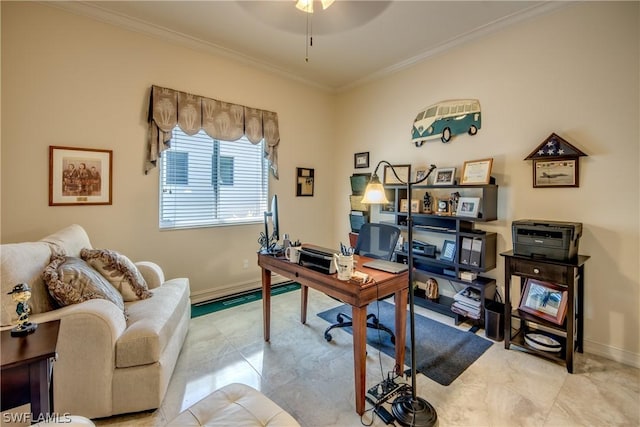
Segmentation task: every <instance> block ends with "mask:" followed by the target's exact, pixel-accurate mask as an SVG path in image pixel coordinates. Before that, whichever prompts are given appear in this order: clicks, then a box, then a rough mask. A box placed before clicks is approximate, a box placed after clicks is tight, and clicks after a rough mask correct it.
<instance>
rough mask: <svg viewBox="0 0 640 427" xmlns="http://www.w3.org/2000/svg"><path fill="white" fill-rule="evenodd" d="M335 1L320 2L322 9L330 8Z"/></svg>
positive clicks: (322, 0) (323, 0)
mask: <svg viewBox="0 0 640 427" xmlns="http://www.w3.org/2000/svg"><path fill="white" fill-rule="evenodd" d="M334 1H335V0H320V2H321V3H322V9H323V10H324V9H326V8H328V7H329V6H331V5H332V4H333V2H334Z"/></svg>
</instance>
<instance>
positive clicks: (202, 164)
mask: <svg viewBox="0 0 640 427" xmlns="http://www.w3.org/2000/svg"><path fill="white" fill-rule="evenodd" d="M263 144H264V141H263V142H261V143H260V144H256V145H254V144H252V143H250V142H249V141H248V140H247V139H246V138H245V137H242V138H241V139H239V140H237V141H231V142H229V141H218V140H214V139H212V138H211V137H210V136H208V135H207V134H206V133H205V132H204V131H202V130H201V131H200V132H199V133H197V134H195V135H192V136H190V135H187V134H185V133H184V132H183V131H182V130H181V129H180V128H179V127H178V126H176V127H175V128H174V129H173V131H172V136H171V148H169V149H168V150H166V151H164V152H163V153H162V157H161V161H160V162H159V163H160V174H159V176H160V228H161V229H171V228H185V227H207V226H218V225H235V224H242V223H255V222H259V223H261V222H263V220H264V216H263V215H264V211H266V210H267V198H268V190H269V188H268V182H269V175H268V168H269V165H268V162H267V160H266V159H265V158H264V146H263Z"/></svg>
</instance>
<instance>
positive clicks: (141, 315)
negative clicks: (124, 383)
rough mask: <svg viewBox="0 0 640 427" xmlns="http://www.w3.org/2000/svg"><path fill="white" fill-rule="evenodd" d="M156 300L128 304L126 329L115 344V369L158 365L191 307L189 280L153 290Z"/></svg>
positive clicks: (168, 282) (180, 280)
mask: <svg viewBox="0 0 640 427" xmlns="http://www.w3.org/2000/svg"><path fill="white" fill-rule="evenodd" d="M151 292H152V293H153V298H149V299H146V300H141V301H133V302H127V303H126V304H125V306H126V309H127V315H128V319H127V329H126V330H125V331H124V332H123V333H122V335H121V336H120V338H119V339H118V341H117V342H116V367H117V368H127V367H131V366H139V365H146V364H149V363H156V362H158V361H159V360H160V355H161V354H162V353H163V351H164V349H165V347H166V345H167V343H168V342H169V341H170V338H171V336H172V335H173V334H174V333H175V332H176V328H177V327H178V326H179V324H180V317H181V316H182V315H183V314H184V312H185V310H187V309H188V306H189V285H188V280H187V279H172V280H168V281H166V282H165V283H164V284H163V285H162V286H160V287H159V288H156V289H153V290H151Z"/></svg>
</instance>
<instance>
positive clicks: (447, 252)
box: [440, 240, 456, 262]
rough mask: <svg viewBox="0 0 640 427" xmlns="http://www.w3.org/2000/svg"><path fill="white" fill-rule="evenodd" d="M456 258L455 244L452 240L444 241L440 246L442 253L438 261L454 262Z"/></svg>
mask: <svg viewBox="0 0 640 427" xmlns="http://www.w3.org/2000/svg"><path fill="white" fill-rule="evenodd" d="M455 257H456V242H454V241H453V240H445V241H444V243H443V244H442V252H440V259H441V260H443V261H448V262H454V260H455Z"/></svg>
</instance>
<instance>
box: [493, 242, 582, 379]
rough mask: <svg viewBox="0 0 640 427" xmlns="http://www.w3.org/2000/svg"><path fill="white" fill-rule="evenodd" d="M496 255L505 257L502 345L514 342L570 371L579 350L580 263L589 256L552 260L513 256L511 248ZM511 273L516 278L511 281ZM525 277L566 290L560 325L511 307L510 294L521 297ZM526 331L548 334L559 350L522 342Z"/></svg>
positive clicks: (505, 345) (507, 346)
mask: <svg viewBox="0 0 640 427" xmlns="http://www.w3.org/2000/svg"><path fill="white" fill-rule="evenodd" d="M500 255H502V256H503V257H504V258H505V268H504V272H505V273H504V277H505V279H504V282H505V285H504V293H505V313H504V315H505V322H504V348H505V349H509V348H510V346H511V345H515V346H517V347H519V348H521V349H523V350H525V351H527V352H530V353H533V354H536V355H538V356H542V357H545V358H547V359H550V360H554V361H557V362H560V363H564V364H566V367H567V371H568V372H570V373H573V356H574V353H575V352H576V351H578V352H580V353H582V351H583V339H584V324H583V319H584V264H585V262H586V261H587V260H588V259H589V256H586V255H578V256H577V257H576V258H575V259H573V260H570V261H555V260H548V259H533V258H530V257H526V256H520V255H515V254H514V253H513V251H509V252H504V253H501V254H500ZM514 276H517V277H518V280H517V281H516V282H515V283H512V278H513V277H514ZM526 279H537V280H540V281H544V282H552V283H555V284H557V285H559V286H560V287H561V288H562V289H564V290H566V291H567V313H566V316H565V319H564V322H563V324H562V325H558V324H555V323H553V322H550V321H548V320H545V319H543V318H541V317H538V316H535V315H532V314H530V313H527V312H524V311H522V310H519V309H518V307H515V308H513V307H512V304H511V298H512V297H511V295H512V292H513V295H514V296H515V295H520V296H521V295H522V291H523V286H524V285H525V283H526ZM529 331H541V332H542V333H543V334H545V335H548V336H552V337H553V338H554V339H555V340H556V341H558V342H560V344H561V346H562V349H561V351H560V352H550V351H544V350H540V349H537V348H534V347H532V346H530V345H529V344H528V343H527V342H526V341H525V334H527V333H528V332H529Z"/></svg>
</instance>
